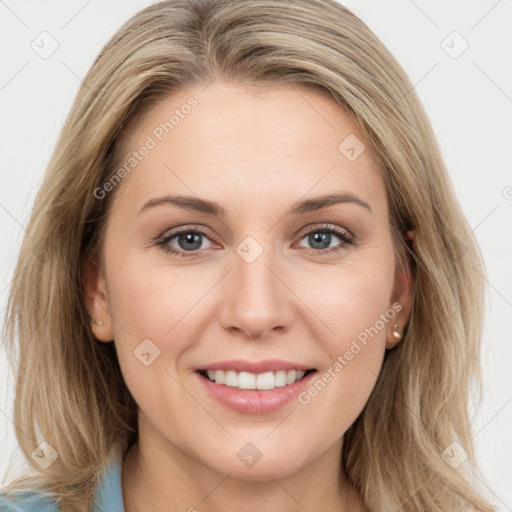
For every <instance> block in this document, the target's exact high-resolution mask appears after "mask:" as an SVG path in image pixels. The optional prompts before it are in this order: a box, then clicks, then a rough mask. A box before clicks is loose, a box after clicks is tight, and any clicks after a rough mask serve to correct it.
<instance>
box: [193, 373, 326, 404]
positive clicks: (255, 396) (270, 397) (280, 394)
mask: <svg viewBox="0 0 512 512" xmlns="http://www.w3.org/2000/svg"><path fill="white" fill-rule="evenodd" d="M316 373H317V372H311V373H309V374H308V375H306V376H305V377H303V378H302V379H301V380H299V381H297V382H294V383H293V384H289V385H287V386H282V387H279V388H274V389H268V390H265V391H261V390H258V389H239V388H235V387H231V386H225V385H224V384H215V382H212V381H211V380H210V379H208V378H207V377H205V376H203V375H201V374H200V373H196V375H197V376H198V377H199V379H200V380H201V381H202V382H203V384H204V385H205V387H206V389H207V390H208V392H209V393H210V394H211V395H212V396H213V397H214V398H216V399H217V400H218V401H219V402H221V403H222V404H224V405H226V406H227V407H229V408H231V409H233V410H235V411H237V412H241V413H244V414H266V413H269V412H272V411H276V410H277V409H280V408H281V407H283V406H284V405H285V404H287V403H288V402H290V401H291V400H293V399H294V398H295V397H296V396H297V395H298V394H299V393H301V391H303V390H304V388H305V387H306V386H307V385H308V383H309V381H310V380H311V378H312V377H313V376H314V375H315V374H316Z"/></svg>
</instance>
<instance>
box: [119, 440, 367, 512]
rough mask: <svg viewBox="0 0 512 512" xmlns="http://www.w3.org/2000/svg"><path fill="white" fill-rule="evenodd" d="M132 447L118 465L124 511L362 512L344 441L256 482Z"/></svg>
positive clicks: (172, 454) (159, 450) (164, 451)
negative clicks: (345, 464) (347, 470)
mask: <svg viewBox="0 0 512 512" xmlns="http://www.w3.org/2000/svg"><path fill="white" fill-rule="evenodd" d="M165 444H166V446H162V445H160V444H159V443H158V442H154V441H153V442H149V443H148V442H145V441H144V438H140V440H139V441H138V442H137V443H135V444H134V445H133V446H132V447H131V448H130V450H129V451H128V453H127V454H126V456H125V458H124V461H123V465H122V477H121V479H122V488H123V499H124V503H125V512H139V511H141V512H142V511H145V510H155V511H159V510H165V511H166V512H178V511H179V512H183V511H187V512H219V511H222V510H230V509H232V510H237V511H240V512H259V511H260V510H272V511H275V512H296V511H297V510H298V509H300V510H308V511H310V512H314V511H322V512H349V511H350V512H364V511H366V510H367V509H366V508H364V506H363V504H362V501H361V499H360V496H359V495H358V493H357V492H356V490H355V489H354V487H352V486H351V485H350V484H349V483H348V481H347V480H346V478H345V475H344V474H343V472H342V471H340V453H341V445H342V440H340V442H339V443H336V445H335V446H333V447H332V449H331V450H329V451H328V452H327V453H325V454H324V455H322V456H321V457H319V458H318V459H316V460H314V461H312V462H311V463H310V464H308V465H307V466H304V467H302V468H300V469H299V470H298V471H296V472H294V473H293V474H290V475H288V476H280V477H279V478H276V477H274V476H272V474H271V471H267V472H266V474H267V476H266V477H259V478H257V479H255V480H249V479H242V478H236V477H234V476H233V475H232V472H231V473H227V474H221V473H219V472H218V471H216V470H215V469H213V468H211V467H208V466H206V465H205V464H204V463H201V462H200V461H199V460H197V458H195V457H193V456H191V454H185V453H183V452H182V451H181V450H179V449H178V448H177V447H174V446H170V445H169V443H168V442H166V443H165Z"/></svg>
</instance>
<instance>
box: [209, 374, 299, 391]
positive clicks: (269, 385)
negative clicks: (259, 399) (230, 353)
mask: <svg viewBox="0 0 512 512" xmlns="http://www.w3.org/2000/svg"><path fill="white" fill-rule="evenodd" d="M305 373H306V372H304V371H301V370H290V371H286V370H279V371H277V372H265V373H258V374H255V373H250V372H240V373H237V372H235V371H233V370H228V371H224V370H208V371H207V374H208V378H209V379H210V380H211V381H212V382H215V383H216V384H224V385H225V386H230V387H233V388H239V389H259V390H262V391H264V390H268V389H274V388H279V387H283V386H286V385H290V384H293V383H294V382H297V381H298V380H300V379H302V377H304V374H305Z"/></svg>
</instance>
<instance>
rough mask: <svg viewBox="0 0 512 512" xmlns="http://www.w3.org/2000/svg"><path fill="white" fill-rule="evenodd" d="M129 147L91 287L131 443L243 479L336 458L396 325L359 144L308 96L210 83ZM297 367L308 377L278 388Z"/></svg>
mask: <svg viewBox="0 0 512 512" xmlns="http://www.w3.org/2000/svg"><path fill="white" fill-rule="evenodd" d="M171 116H173V117H171ZM166 123H167V124H166ZM363 144H365V145H366V149H365V147H364V146H363ZM127 148H128V152H127V155H126V158H125V160H124V162H123V163H126V165H125V167H124V169H125V171H124V172H122V171H120V172H118V178H120V182H119V183H118V181H119V180H117V181H115V182H114V181H111V182H110V183H109V184H103V186H102V188H101V190H98V189H97V192H96V193H97V194H98V195H103V196H106V195H107V194H108V193H112V189H114V188H118V189H117V190H116V191H115V197H114V198H113V199H114V202H113V205H112V210H111V215H110V218H109V222H108V227H107V231H106V237H105V245H104V247H103V251H104V252H103V257H104V269H103V270H104V276H105V277H104V278H103V277H101V276H100V277H98V276H97V275H96V274H94V273H92V272H90V273H89V274H88V275H89V278H88V280H87V289H88V295H89V296H90V297H91V300H90V301H89V309H90V311H91V315H92V317H93V318H94V319H95V320H96V321H99V320H101V321H102V322H103V324H104V325H103V327H102V328H101V329H98V328H95V330H94V333H95V335H96V337H97V338H98V339H99V340H102V341H110V340H112V339H113V340H114V342H115V347H116V350H117V353H118V357H119V362H120V365H121V369H122V372H123V376H124V379H125V381H126V384H127V386H128V388H129V390H130V392H131V394H132V395H133V397H134V399H135V401H136V402H137V404H138V407H139V429H140V430H139V440H140V442H141V443H144V444H145V446H146V447H147V449H148V450H153V451H154V453H160V454H161V453H168V454H174V453H179V454H180V456H182V457H185V458H186V459H187V460H188V461H193V463H194V464H200V465H201V467H207V468H209V469H213V470H215V471H218V472H220V473H222V474H227V473H231V474H232V476H240V477H242V478H245V479H267V478H268V475H269V473H271V474H272V475H273V476H274V477H275V478H279V477H283V476H286V475H291V474H293V473H295V472H297V471H299V470H300V469H301V468H303V467H305V466H306V465H308V464H310V463H312V462H313V461H316V460H318V459H319V458H320V457H321V456H327V454H329V453H330V454H335V455H333V457H334V456H335V457H339V449H340V447H341V438H342V436H343V434H344V432H345V431H346V430H347V428H348V427H349V426H350V425H351V424H352V423H353V422H354V420H355V419H356V418H357V417H358V415H359V414H360V413H361V411H362V409H363V408H364V406H365V403H366V402H367V400H368V398H369V396H370V393H371V392H372V389H373V387H374V385H375V383H376V380H377V377H378V374H379V372H380V369H381V364H382V361H383V356H384V349H385V348H386V347H387V348H391V347H392V346H394V342H393V336H392V332H391V331H392V329H393V326H394V324H395V323H398V324H399V326H400V330H401V329H402V328H403V326H404V324H405V322H406V320H407V316H408V314H409V310H410V291H411V285H410V277H409V274H408V273H406V272H402V271H398V269H395V258H394V252H393V245H392V237H391V231H390V226H389V221H388V205H387V199H386V192H385V188H384V184H383V181H382V179H381V177H380V175H379V172H378V170H377V168H376V166H375V163H374V161H373V160H372V158H371V155H370V150H369V146H368V143H367V141H366V140H365V137H364V135H363V133H362V131H361V130H360V129H359V127H358V126H357V125H356V124H355V123H354V122H353V121H352V120H351V119H350V118H349V117H348V116H347V115H346V114H345V113H344V112H343V111H342V110H341V108H340V107H338V106H337V105H336V104H335V103H334V102H332V101H331V100H330V99H328V98H326V97H325V96H324V95H322V94H320V93H318V92H315V91H313V90H311V89H307V88H303V87H300V86H293V87H292V86H289V87H288V86H280V87H271V88H267V89H265V90H264V89H261V88H260V89H256V88H248V87H246V86H242V85H239V84H238V85H233V84H231V85H230V84H227V83H225V82H222V81H220V80H217V81H215V82H214V83H212V84H211V85H209V86H208V87H206V88H205V86H204V85H201V86H199V85H198V86H193V87H192V86H191V87H188V88H186V89H182V90H181V91H180V93H179V94H175V95H173V96H172V97H169V98H168V99H166V100H165V101H162V102H161V103H160V104H158V105H157V106H156V107H155V108H153V109H152V110H151V111H150V112H149V113H147V114H146V115H145V117H143V118H142V119H140V120H139V121H138V124H136V125H135V128H134V130H133V131H132V132H131V135H130V138H129V139H128V140H127ZM143 148H146V149H143ZM134 152H135V153H134ZM130 157H131V160H130ZM327 196H331V198H330V199H329V198H327V200H326V197H327ZM179 232H181V235H180V234H179ZM293 369H296V370H302V371H303V372H305V371H306V370H313V369H314V370H315V371H314V372H308V373H305V376H304V377H303V378H302V379H301V380H299V381H297V382H295V383H294V384H286V385H283V384H284V383H286V382H292V381H293V380H294V379H297V378H299V377H301V375H302V374H301V373H295V374H294V372H293V371H292V370H293ZM200 370H210V372H209V374H210V377H212V378H214V379H218V381H219V383H217V382H212V381H210V380H209V378H208V372H202V371H200ZM215 370H219V371H215ZM228 370H229V373H228ZM240 372H242V373H240ZM223 376H224V379H225V383H224V384H222V383H221V382H222V378H223ZM286 379H288V380H286ZM228 384H229V385H228ZM254 386H257V388H259V389H245V388H252V387H254ZM272 387H273V389H268V388H272ZM240 388H243V389H240Z"/></svg>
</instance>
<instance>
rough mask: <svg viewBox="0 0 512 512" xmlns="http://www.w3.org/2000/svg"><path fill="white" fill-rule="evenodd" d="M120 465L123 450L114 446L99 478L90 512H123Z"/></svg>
mask: <svg viewBox="0 0 512 512" xmlns="http://www.w3.org/2000/svg"><path fill="white" fill-rule="evenodd" d="M122 464H123V450H122V449H121V447H117V446H116V447H115V448H114V449H113V450H112V457H111V459H110V461H109V463H108V465H107V466H106V467H105V469H104V470H103V472H102V473H101V474H100V476H99V479H98V485H97V487H96V491H95V498H94V502H93V507H92V510H91V512H125V510H124V502H123V489H122V485H121V470H122Z"/></svg>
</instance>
